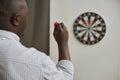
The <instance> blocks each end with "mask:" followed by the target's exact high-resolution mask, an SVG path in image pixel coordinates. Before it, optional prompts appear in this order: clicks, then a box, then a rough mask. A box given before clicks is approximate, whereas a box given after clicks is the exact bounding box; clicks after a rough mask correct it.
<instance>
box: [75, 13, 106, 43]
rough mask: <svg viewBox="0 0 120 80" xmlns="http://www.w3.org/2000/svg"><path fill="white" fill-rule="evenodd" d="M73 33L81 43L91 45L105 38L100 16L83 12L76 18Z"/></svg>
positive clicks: (104, 29)
mask: <svg viewBox="0 0 120 80" xmlns="http://www.w3.org/2000/svg"><path fill="white" fill-rule="evenodd" d="M73 32H74V34H75V37H76V38H77V39H78V40H79V41H80V42H81V43H83V44H86V45H93V44H96V43H98V42H100V41H101V40H102V39H103V37H104V36H105V33H106V24H105V21H104V20H103V18H102V17H101V16H100V15H98V14H96V13H94V12H85V13H83V14H81V15H80V16H78V17H77V18H76V20H75V22H74V26H73ZM76 32H77V33H76Z"/></svg>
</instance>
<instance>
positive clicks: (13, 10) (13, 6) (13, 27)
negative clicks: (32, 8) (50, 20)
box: [0, 0, 28, 36]
mask: <svg viewBox="0 0 120 80" xmlns="http://www.w3.org/2000/svg"><path fill="white" fill-rule="evenodd" d="M27 16H28V8H27V4H26V1H25V0H0V29H2V30H8V31H12V32H14V33H16V34H17V35H19V36H20V35H21V34H22V32H23V31H24V29H25V27H26V25H27Z"/></svg>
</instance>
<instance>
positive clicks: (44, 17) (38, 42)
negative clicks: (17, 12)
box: [21, 0, 49, 55]
mask: <svg viewBox="0 0 120 80" xmlns="http://www.w3.org/2000/svg"><path fill="white" fill-rule="evenodd" d="M27 2H28V7H29V24H28V26H27V28H26V30H25V31H24V34H25V35H24V37H23V38H22V39H21V42H22V43H23V44H24V45H25V46H27V47H35V48H36V49H38V50H40V51H42V52H45V53H46V54H47V55H49V0H29V1H27Z"/></svg>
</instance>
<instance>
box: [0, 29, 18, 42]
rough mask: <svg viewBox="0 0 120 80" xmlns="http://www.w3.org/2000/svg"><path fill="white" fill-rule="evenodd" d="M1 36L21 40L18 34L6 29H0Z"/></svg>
mask: <svg viewBox="0 0 120 80" xmlns="http://www.w3.org/2000/svg"><path fill="white" fill-rule="evenodd" d="M0 36H2V37H4V38H8V39H12V40H13V39H14V40H16V41H20V38H19V36H18V35H17V34H15V33H13V32H10V31H5V30H0Z"/></svg>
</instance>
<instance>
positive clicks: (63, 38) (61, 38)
mask: <svg viewBox="0 0 120 80" xmlns="http://www.w3.org/2000/svg"><path fill="white" fill-rule="evenodd" d="M54 37H55V40H56V42H57V44H58V48H59V60H70V54H69V49H68V38H69V35H68V30H67V28H66V26H65V25H64V24H63V23H58V25H57V26H55V28H54Z"/></svg>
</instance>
